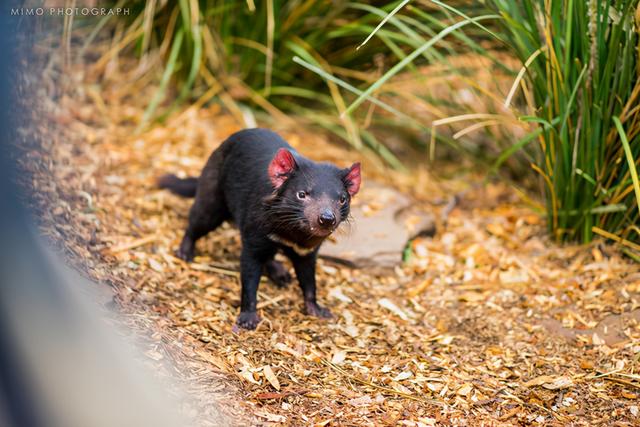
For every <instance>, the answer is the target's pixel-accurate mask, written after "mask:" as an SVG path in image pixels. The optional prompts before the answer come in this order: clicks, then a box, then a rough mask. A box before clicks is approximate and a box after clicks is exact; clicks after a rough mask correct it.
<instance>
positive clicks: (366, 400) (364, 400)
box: [347, 395, 372, 406]
mask: <svg viewBox="0 0 640 427" xmlns="http://www.w3.org/2000/svg"><path fill="white" fill-rule="evenodd" d="M371 402H372V399H371V397H370V396H369V395H364V396H362V397H356V398H355V399H351V400H347V403H348V404H349V405H351V406H367V405H370V404H371Z"/></svg>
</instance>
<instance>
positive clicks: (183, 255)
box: [176, 242, 195, 262]
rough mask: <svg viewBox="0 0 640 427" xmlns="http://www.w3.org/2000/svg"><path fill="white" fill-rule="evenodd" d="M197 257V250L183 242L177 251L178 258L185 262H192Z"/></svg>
mask: <svg viewBox="0 0 640 427" xmlns="http://www.w3.org/2000/svg"><path fill="white" fill-rule="evenodd" d="M194 255H195V249H194V247H193V245H191V244H186V243H185V242H182V243H181V244H180V247H179V248H178V250H176V256H177V257H178V258H180V259H181V260H183V261H186V262H191V261H193V257H194Z"/></svg>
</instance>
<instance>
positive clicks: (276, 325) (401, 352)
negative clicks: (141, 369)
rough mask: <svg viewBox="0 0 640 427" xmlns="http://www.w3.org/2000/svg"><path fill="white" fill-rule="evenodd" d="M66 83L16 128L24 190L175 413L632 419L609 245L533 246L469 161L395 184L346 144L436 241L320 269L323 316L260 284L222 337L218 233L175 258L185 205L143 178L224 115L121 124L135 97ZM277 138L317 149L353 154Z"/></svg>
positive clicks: (230, 264)
mask: <svg viewBox="0 0 640 427" xmlns="http://www.w3.org/2000/svg"><path fill="white" fill-rule="evenodd" d="M69 76H70V77H69V78H70V79H71V81H72V83H73V84H69V85H67V89H65V90H64V91H63V92H62V93H60V87H59V85H58V83H59V80H60V79H61V77H60V76H59V75H57V74H55V73H53V72H50V73H45V75H44V76H43V77H42V78H41V83H42V89H40V90H39V91H38V92H37V95H36V99H35V101H36V102H35V103H36V104H38V105H40V108H39V109H38V110H36V111H35V112H34V114H35V115H37V117H35V118H36V119H37V121H35V120H34V122H33V123H38V126H31V127H29V129H25V130H24V132H23V133H22V135H23V136H24V138H25V140H24V141H22V142H21V144H22V145H21V147H22V150H23V156H21V159H20V162H21V164H22V167H23V168H24V169H25V170H26V171H27V172H26V173H25V183H24V185H25V186H26V187H27V188H28V189H29V192H30V195H29V202H30V203H31V204H32V206H34V208H35V210H36V212H37V215H38V221H39V227H40V230H41V233H42V235H43V236H44V237H45V238H46V240H47V241H48V242H49V244H50V245H51V246H52V247H54V248H55V249H56V250H57V252H58V253H60V254H61V255H62V256H63V257H64V258H65V260H66V262H68V263H69V264H71V265H73V266H75V267H76V268H77V269H79V270H80V271H82V272H83V273H84V274H86V275H87V276H88V277H90V278H91V279H93V280H94V281H96V282H99V283H103V284H108V285H109V286H110V287H111V288H112V289H113V292H114V302H115V304H112V305H113V306H114V310H116V311H117V312H118V313H119V318H120V322H121V323H122V326H125V327H127V328H130V329H131V330H132V331H135V332H136V333H137V334H139V336H142V337H144V339H143V340H142V344H141V345H142V346H143V351H144V354H145V355H146V357H147V358H148V359H149V360H148V364H149V365H151V366H152V367H154V368H155V369H156V372H157V373H158V375H159V376H172V377H176V378H179V379H180V380H181V381H182V384H183V385H184V387H185V390H186V391H187V393H188V395H189V396H190V397H192V398H193V400H192V401H191V403H190V404H189V405H187V407H185V413H187V415H189V416H190V417H192V419H193V420H194V423H197V424H199V425H215V422H214V421H213V420H214V419H215V417H214V415H215V414H213V412H216V411H217V412H219V413H222V414H223V415H224V416H225V417H226V418H227V419H228V420H230V421H229V422H230V424H238V425H247V424H251V425H281V424H285V425H316V426H325V425H372V424H375V425H404V426H416V427H417V426H419V427H423V426H432V425H522V424H539V425H567V424H573V425H607V426H609V425H620V426H623V425H637V424H638V421H637V420H638V412H639V409H638V407H639V406H640V399H639V396H640V372H639V371H640V361H639V359H640V271H639V269H638V265H637V264H635V263H633V262H631V261H629V260H628V259H625V258H623V257H622V256H621V254H620V253H619V251H618V250H617V249H616V248H615V247H612V246H609V245H607V244H604V243H603V242H596V243H594V244H592V245H589V246H558V245H556V244H554V243H552V242H551V241H550V240H549V239H548V237H547V234H546V228H545V225H544V218H542V217H541V216H539V215H538V214H536V213H535V212H534V211H533V210H532V209H531V208H530V207H528V206H526V205H525V204H524V203H523V202H522V201H521V200H520V199H519V197H518V195H517V194H516V193H515V192H514V191H513V190H512V189H510V188H509V187H507V186H505V185H503V184H491V183H490V184H487V185H484V186H474V185H471V183H473V182H478V181H479V180H480V179H481V178H482V177H479V176H476V175H474V174H473V173H472V172H466V173H465V172H460V173H459V174H458V176H457V178H455V179H448V180H436V179H435V178H432V177H431V176H430V174H428V173H426V172H424V171H422V172H419V173H418V172H416V173H414V174H412V175H409V176H407V175H401V174H396V173H393V172H389V171H386V170H384V169H383V168H381V167H380V165H379V163H378V162H377V161H376V160H375V159H373V158H371V156H365V157H366V158H365V159H364V165H365V168H364V171H365V185H366V180H367V179H375V178H376V177H377V178H379V179H384V181H385V182H386V183H391V184H392V185H394V186H395V187H397V188H399V189H402V190H405V191H410V192H411V193H412V195H413V196H415V197H416V198H417V199H419V200H422V201H423V202H424V203H426V204H429V205H430V206H432V209H433V211H434V213H436V217H438V218H440V213H442V212H443V211H445V210H446V212H447V213H448V215H447V217H446V222H445V221H441V222H440V224H439V228H438V232H437V234H436V236H435V237H433V238H424V239H417V240H415V241H414V242H413V243H412V248H411V249H412V250H411V253H410V255H409V256H408V259H407V261H406V263H405V264H404V265H403V266H402V267H398V268H396V269H395V270H393V271H386V272H368V271H358V270H351V269H347V268H345V267H342V266H338V265H333V264H329V263H328V262H325V261H321V262H320V265H319V272H318V279H319V283H320V291H319V292H320V301H321V302H324V303H325V304H326V305H328V306H330V307H331V309H332V310H333V312H334V314H335V315H336V318H335V319H334V320H333V321H319V320H318V319H315V318H310V317H307V316H304V315H303V314H302V313H301V308H302V299H301V296H300V294H299V290H298V289H297V286H296V285H295V284H292V285H291V286H290V287H289V288H288V289H286V290H279V289H277V288H276V287H275V286H273V285H272V284H270V283H269V282H267V281H265V282H264V283H263V284H262V285H261V288H260V291H259V308H260V312H261V315H262V317H263V318H264V321H263V322H262V323H261V325H260V326H259V327H258V329H257V330H256V331H252V332H242V333H240V334H234V333H232V331H231V328H232V325H233V322H234V320H235V317H236V315H237V312H238V304H239V289H240V287H239V284H238V274H237V271H238V263H239V260H238V257H239V236H238V233H237V231H236V230H235V229H233V228H232V227H231V226H229V225H225V226H223V227H222V228H220V229H219V230H217V231H215V232H214V233H211V234H210V235H209V236H208V237H206V238H205V239H203V241H202V242H200V243H199V245H198V250H199V254H200V256H199V257H198V258H197V259H196V262H195V263H193V264H190V265H187V264H185V263H183V262H182V261H180V260H179V259H177V258H175V257H174V256H173V251H174V249H175V248H176V247H177V245H178V243H179V239H180V237H181V232H182V230H183V228H184V226H185V224H186V215H187V212H188V208H189V206H190V201H188V200H184V199H180V198H178V197H175V196H173V195H171V194H169V193H167V192H165V191H161V190H158V189H156V188H155V187H154V179H155V177H157V176H158V175H159V174H162V173H165V172H177V173H179V174H196V173H197V172H198V171H199V169H200V168H201V166H202V165H203V163H204V161H205V160H206V157H207V156H208V154H209V153H210V152H211V150H212V149H213V148H215V146H216V145H217V144H218V143H220V141H222V140H223V139H224V138H225V137H226V136H227V135H229V134H230V133H231V132H233V131H235V130H237V129H239V126H238V123H237V122H236V121H235V120H234V119H233V118H232V117H230V116H229V115H227V114H225V113H224V112H223V111H221V109H220V108H219V107H218V106H217V105H212V106H199V107H198V108H188V109H182V110H179V111H176V112H174V113H172V114H171V115H170V116H169V117H168V118H167V119H166V120H165V122H163V123H162V124H156V125H154V126H152V127H151V128H149V129H148V130H145V131H143V132H141V133H139V134H136V133H135V132H134V129H135V127H136V124H137V123H139V122H140V120H141V118H142V114H143V112H144V108H145V106H146V104H147V103H148V101H149V99H150V97H151V96H152V94H153V92H152V91H150V90H149V91H146V90H139V91H136V90H134V89H133V87H132V86H131V85H133V84H134V83H133V82H131V83H128V82H127V81H126V80H120V81H118V82H115V81H99V82H96V81H91V80H90V79H85V75H84V74H83V69H82V68H77V69H72V70H70V71H69ZM86 80H89V81H86ZM54 92H55V93H56V95H55V96H54V95H53V94H54ZM274 127H276V128H277V125H276V126H274ZM34 128H35V129H34ZM280 130H281V131H282V133H283V134H284V135H285V136H286V137H287V138H288V139H289V140H290V141H291V142H292V144H293V145H295V146H296V147H298V148H299V149H300V150H301V151H302V152H303V153H306V154H309V155H310V156H312V157H314V158H316V159H325V160H330V161H337V162H340V163H341V164H348V163H350V161H353V160H355V159H357V158H360V157H362V156H361V155H360V154H359V153H356V152H352V151H348V150H345V149H343V148H341V147H338V146H335V145H331V144H329V143H327V142H325V141H324V140H323V139H322V138H321V137H320V136H319V135H316V134H312V133H310V132H304V131H300V130H299V129H298V130H294V129H292V128H283V129H280ZM27 140H29V141H30V142H29V143H27ZM34 141H35V142H34ZM451 194H461V196H460V200H459V203H458V204H457V205H455V206H449V205H448V204H447V200H448V196H450V195H451ZM359 203H366V200H361V201H359ZM451 208H453V209H451ZM373 231H374V230H372V232H373Z"/></svg>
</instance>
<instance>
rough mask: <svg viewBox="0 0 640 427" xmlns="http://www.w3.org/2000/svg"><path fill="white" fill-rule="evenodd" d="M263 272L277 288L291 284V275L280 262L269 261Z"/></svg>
mask: <svg viewBox="0 0 640 427" xmlns="http://www.w3.org/2000/svg"><path fill="white" fill-rule="evenodd" d="M265 270H266V273H267V277H268V278H269V279H271V281H272V282H273V283H274V284H275V285H276V286H277V287H279V288H284V287H285V286H287V285H288V284H289V283H291V279H292V277H291V274H290V273H289V271H288V270H287V269H286V268H285V266H284V265H282V263H281V262H278V261H276V260H271V261H269V262H267V264H266V265H265Z"/></svg>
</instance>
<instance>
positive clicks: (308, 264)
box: [290, 250, 333, 319]
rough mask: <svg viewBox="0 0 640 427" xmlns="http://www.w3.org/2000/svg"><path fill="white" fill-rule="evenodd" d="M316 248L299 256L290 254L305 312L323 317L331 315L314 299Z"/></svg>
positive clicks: (326, 317)
mask: <svg viewBox="0 0 640 427" xmlns="http://www.w3.org/2000/svg"><path fill="white" fill-rule="evenodd" d="M317 252H318V251H317V250H315V251H313V252H312V253H310V254H308V255H305V256H300V255H298V254H296V253H292V254H290V258H291V262H292V263H293V268H294V269H295V271H296V276H297V277H298V283H299V284H300V288H301V289H302V295H303V297H304V308H305V312H306V313H307V314H308V315H310V316H316V317H322V318H325V319H328V318H331V317H333V315H332V314H331V311H330V310H329V309H328V308H325V307H322V306H321V305H319V304H318V302H317V301H316V258H317Z"/></svg>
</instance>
